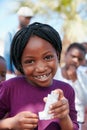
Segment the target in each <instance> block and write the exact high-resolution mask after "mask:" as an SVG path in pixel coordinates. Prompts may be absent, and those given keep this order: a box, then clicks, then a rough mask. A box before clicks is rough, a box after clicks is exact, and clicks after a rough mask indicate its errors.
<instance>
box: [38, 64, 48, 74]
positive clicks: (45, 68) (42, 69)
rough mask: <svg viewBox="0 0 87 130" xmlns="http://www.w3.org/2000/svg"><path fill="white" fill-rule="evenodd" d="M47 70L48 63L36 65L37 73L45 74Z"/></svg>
mask: <svg viewBox="0 0 87 130" xmlns="http://www.w3.org/2000/svg"><path fill="white" fill-rule="evenodd" d="M46 70H47V66H46V63H44V62H38V63H37V64H36V71H37V72H44V71H46Z"/></svg>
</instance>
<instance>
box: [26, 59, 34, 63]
mask: <svg viewBox="0 0 87 130" xmlns="http://www.w3.org/2000/svg"><path fill="white" fill-rule="evenodd" d="M24 63H25V64H33V63H34V60H26V61H25V62H24Z"/></svg>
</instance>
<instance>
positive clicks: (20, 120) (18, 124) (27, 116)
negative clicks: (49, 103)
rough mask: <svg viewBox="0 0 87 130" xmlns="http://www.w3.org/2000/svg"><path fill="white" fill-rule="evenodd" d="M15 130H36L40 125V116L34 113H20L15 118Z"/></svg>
mask: <svg viewBox="0 0 87 130" xmlns="http://www.w3.org/2000/svg"><path fill="white" fill-rule="evenodd" d="M14 122H15V124H14V128H15V129H28V130H29V129H34V128H35V127H37V124H38V116H37V115H36V114H34V113H32V112H29V111H25V112H20V113H19V114H17V115H16V116H15V117H14Z"/></svg>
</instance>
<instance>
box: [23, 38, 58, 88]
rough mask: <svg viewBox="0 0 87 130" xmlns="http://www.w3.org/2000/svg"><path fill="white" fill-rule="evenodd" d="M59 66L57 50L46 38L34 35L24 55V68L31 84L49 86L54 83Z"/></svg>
mask: <svg viewBox="0 0 87 130" xmlns="http://www.w3.org/2000/svg"><path fill="white" fill-rule="evenodd" d="M57 66H58V57H57V54H56V50H55V49H54V48H53V46H52V45H51V44H50V43H49V42H48V41H46V40H44V39H42V38H40V37H37V36H33V37H31V38H30V40H29V41H28V43H27V45H26V47H25V49H24V51H23V55H22V68H23V71H24V74H25V75H26V77H27V80H28V81H29V82H31V84H34V85H38V86H42V87H47V86H49V85H51V84H52V80H53V76H54V75H55V73H56V70H57Z"/></svg>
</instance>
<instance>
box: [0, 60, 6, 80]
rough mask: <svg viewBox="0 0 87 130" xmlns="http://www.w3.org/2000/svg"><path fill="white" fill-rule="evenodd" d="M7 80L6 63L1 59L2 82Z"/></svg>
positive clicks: (0, 75) (0, 78) (0, 76)
mask: <svg viewBox="0 0 87 130" xmlns="http://www.w3.org/2000/svg"><path fill="white" fill-rule="evenodd" d="M5 79H6V63H5V61H4V60H3V59H0V82H2V81H4V80H5Z"/></svg>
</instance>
